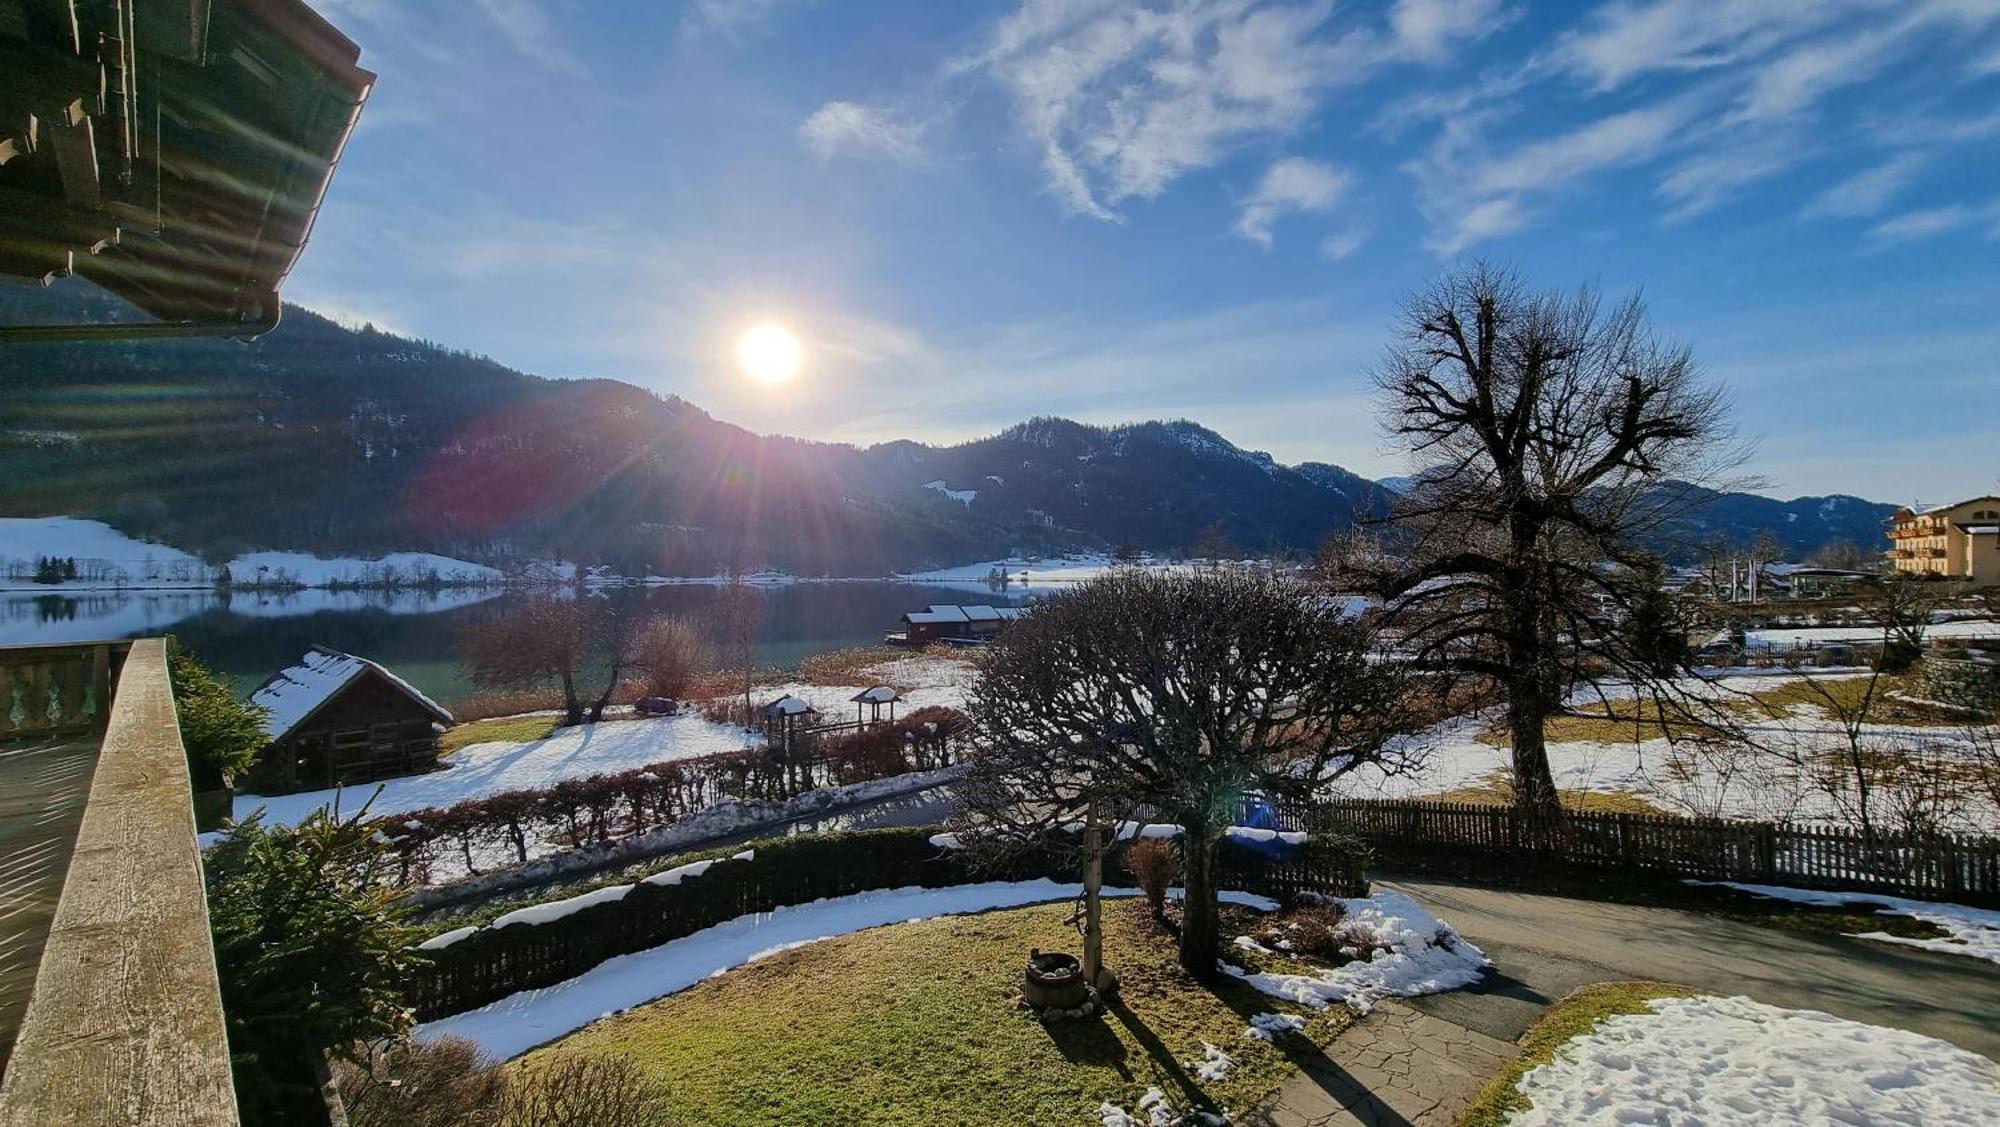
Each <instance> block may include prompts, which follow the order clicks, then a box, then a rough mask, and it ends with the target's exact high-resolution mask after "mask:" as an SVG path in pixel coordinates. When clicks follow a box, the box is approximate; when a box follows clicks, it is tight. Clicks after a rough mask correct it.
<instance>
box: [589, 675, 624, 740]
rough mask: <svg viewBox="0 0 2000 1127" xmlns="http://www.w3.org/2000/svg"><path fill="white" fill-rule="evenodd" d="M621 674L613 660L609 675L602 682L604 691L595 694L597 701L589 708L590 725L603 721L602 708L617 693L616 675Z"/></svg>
mask: <svg viewBox="0 0 2000 1127" xmlns="http://www.w3.org/2000/svg"><path fill="white" fill-rule="evenodd" d="M622 672H624V669H623V667H622V666H620V665H619V663H618V662H617V661H616V660H615V659H614V660H613V661H612V663H611V675H610V676H609V677H607V678H605V681H604V691H603V692H601V693H599V694H597V700H596V701H595V702H593V703H592V704H591V706H590V722H591V723H592V724H595V723H597V722H598V721H599V720H602V719H604V706H605V705H608V704H610V703H611V694H612V693H615V692H617V691H618V675H619V674H620V673H622Z"/></svg>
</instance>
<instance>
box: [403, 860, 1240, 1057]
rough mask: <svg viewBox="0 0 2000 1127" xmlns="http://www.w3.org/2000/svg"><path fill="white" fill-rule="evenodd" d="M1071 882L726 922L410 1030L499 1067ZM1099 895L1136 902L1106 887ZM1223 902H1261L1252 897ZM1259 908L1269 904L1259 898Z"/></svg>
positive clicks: (872, 896)
mask: <svg viewBox="0 0 2000 1127" xmlns="http://www.w3.org/2000/svg"><path fill="white" fill-rule="evenodd" d="M1082 893H1083V886H1082V885H1080V884H1058V883H1057V882H1055V881H1052V880H1046V879H1043V880H1031V881H988V882H985V883H981V884H963V885H955V886H952V887H948V888H894V889H878V890H876V891H873V892H860V893H856V894H854V895H852V896H840V897H835V898H832V899H827V900H815V901H813V902H812V903H809V904H794V905H789V906H786V907H781V908H778V909H776V910H775V911H771V912H757V913H752V914H750V915H747V916H738V917H737V918H735V919H733V920H726V921H724V922H722V923H719V924H716V925H715V926H714V927H710V928H704V929H703V930H701V931H698V932H695V933H694V934H693V935H689V936H686V937H684V938H681V939H676V940H673V941H672V942H669V943H663V944H661V945H660V946H658V947H653V948H649V949H647V950H644V951H638V952H635V953H633V954H630V955H620V956H618V957H616V958H613V959H607V960H606V961H604V962H602V963H599V964H598V965H597V966H595V967H592V968H591V969H590V970H587V971H585V972H584V973H582V974H580V975H578V976H576V977H575V978H572V979H568V980H566V981H564V982H560V983H557V984H556V985H554V986H546V987H542V988H540V989H537V990H524V991H522V992H520V993H518V994H512V995H509V996H508V997H505V998H502V999H500V1000H499V1001H497V1002H493V1003H491V1004H489V1005H485V1006H481V1007H480V1008H479V1009H476V1010H468V1011H467V1012H465V1013H462V1014H453V1015H452V1016H450V1017H446V1018H441V1019H439V1020H437V1021H432V1022H426V1023H425V1024H423V1025H420V1026H418V1027H417V1031H416V1034H417V1036H418V1037H420V1038H422V1039H425V1040H436V1039H438V1038H441V1037H465V1038H469V1039H470V1040H472V1041H473V1042H475V1043H477V1044H478V1045H479V1046H480V1047H481V1048H482V1049H484V1050H486V1052H488V1053H489V1054H491V1055H492V1056H494V1057H495V1058H496V1059H499V1060H508V1059H511V1058H513V1057H516V1056H519V1055H520V1054H522V1053H525V1052H527V1051H528V1050H529V1049H532V1048H534V1047H535V1046H537V1045H541V1044H545V1043H547V1042H549V1041H552V1040H554V1039H556V1038H558V1037H561V1036H564V1035H565V1034H568V1033H572V1032H575V1031H576V1030H578V1029H582V1028H583V1027H584V1026H586V1025H589V1024H590V1023H591V1022H594V1021H596V1020H598V1019H599V1018H602V1017H608V1016H610V1015H611V1014H614V1013H617V1012H619V1011H622V1010H627V1009H631V1008H632V1007H634V1006H638V1005H643V1004H645V1003H647V1002H650V1001H653V1000H654V999H656V998H663V997H666V996H667V995H669V994H674V993H678V992H680V991H682V990H685V989H687V988H688V987H690V986H693V985H695V984H696V983H698V982H701V981H703V980H704V979H707V978H711V977H713V976H714V975H717V974H719V973H722V972H724V971H728V970H731V969H734V968H736V967H739V966H742V965H744V964H745V963H750V962H755V961H756V960H758V959H762V958H767V957H769V956H771V955H774V954H777V953H779V952H780V951H782V950H785V949H789V948H791V947H796V946H799V945H802V944H806V943H813V942H817V941H819V940H824V939H831V938H833V937H835V936H839V935H846V934H848V933H850V932H856V931H862V930H865V929H867V928H871V927H882V926H885V925H887V924H895V923H905V922H910V921H915V920H923V919H930V918H933V917H936V916H954V915H964V914H966V913H970V912H984V911H990V910H992V909H995V908H1018V907H1023V906H1025V905H1029V904H1042V903H1047V902H1050V901H1063V900H1071V899H1074V898H1076V897H1077V896H1080V895H1082ZM1104 894H1105V895H1106V896H1117V897H1131V896H1137V895H1138V890H1137V889H1131V888H1107V889H1105V890H1104ZM1225 897H1227V898H1231V899H1237V898H1241V899H1243V900H1250V901H1256V900H1262V898H1261V897H1243V896H1242V894H1236V896H1234V897H1230V896H1229V894H1225ZM1263 903H1265V904H1269V903H1270V901H1268V900H1263Z"/></svg>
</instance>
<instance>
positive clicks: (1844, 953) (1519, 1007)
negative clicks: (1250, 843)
mask: <svg viewBox="0 0 2000 1127" xmlns="http://www.w3.org/2000/svg"><path fill="white" fill-rule="evenodd" d="M1376 883H1377V885H1379V886H1383V887H1388V888H1394V889H1397V890H1399V891H1402V892H1405V893H1408V894H1409V895H1411V896H1413V897H1415V898H1416V899H1417V900H1419V901H1420V902H1422V903H1423V904H1424V905H1425V906H1426V907H1428V908H1430V909H1431V911H1432V913H1433V914H1435V915H1437V916H1438V917H1439V918H1440V919H1442V920H1444V921H1446V922H1447V923H1449V924H1451V925H1452V926H1453V927H1454V928H1456V929H1458V932H1459V934H1461V935H1463V936H1465V937H1466V938H1467V939H1470V940H1471V941H1472V942H1474V943H1476V944H1478V945H1479V946H1480V948H1481V949H1483V950H1484V951H1485V952H1486V954H1487V956H1488V957H1489V958H1491V959H1492V960H1493V961H1494V963H1495V964H1496V973H1493V974H1489V975H1488V976H1487V979H1486V981H1485V982H1484V983H1482V984H1480V985H1479V986H1477V987H1474V988H1472V989H1470V990H1462V991H1458V992H1456V993H1451V994H1440V995H1434V996H1431V997H1425V998H1412V999H1410V1000H1409V1001H1410V1004H1411V1005H1412V1006H1414V1007H1416V1008H1417V1009H1420V1010H1422V1011H1424V1012H1426V1013H1429V1014H1433V1015H1435V1016H1437V1017H1441V1018H1445V1019H1447V1020H1449V1021H1454V1022H1457V1023H1458V1024H1460V1025H1463V1026H1465V1027H1467V1028H1469V1029H1473V1030H1477V1031H1478V1032H1481V1033H1485V1034H1487V1035H1488V1036H1491V1037H1497V1038H1500V1039H1501V1040H1504V1041H1512V1040H1514V1039H1515V1038H1517V1037H1519V1036H1520V1035H1521V1034H1522V1032H1524V1031H1525V1030H1526V1029H1527V1027H1528V1026H1529V1025H1530V1024H1532V1023H1533V1022H1534V1020H1535V1018H1536V1017H1538V1016H1540V1014H1541V1012H1542V1010H1543V1009H1544V1008H1545V1007H1546V1006H1548V1005H1549V1004H1551V1003H1553V1002H1555V1001H1557V1000H1559V999H1561V998H1562V997H1563V996H1564V995H1565V994H1568V993H1569V992H1570V991H1572V990H1574V989H1576V988H1577V987H1579V986H1584V985H1587V984H1589V983H1593V982H1608V981H1615V980H1621V979H1641V978H1643V979H1655V980H1659V981H1664V982H1677V983H1680V984H1682V985H1685V986H1691V987H1693V988H1695V989H1697V990H1702V991H1706V992H1711V993H1718V994H1746V995H1749V996H1750V997H1752V998H1755V999H1757V1000H1758V1001H1761V1002H1766V1003H1769V1004H1771V1005H1775V1006H1786V1007H1789V1008H1793V1009H1812V1010H1824V1011H1826V1012H1828V1013H1831V1014H1834V1015H1837V1016H1839V1017H1844V1018H1849V1019H1851V1020H1854V1021H1865V1022H1869V1023H1871V1024H1875V1025H1887V1026H1894V1027H1897V1028H1901V1029H1908V1030H1912V1031H1914V1032H1917V1033H1923V1034H1926V1035H1928V1036H1932V1037H1939V1038H1943V1039H1944V1040H1946V1041H1950V1042H1952V1043H1954V1044H1956V1045H1960V1046H1962V1047H1964V1048H1967V1049H1971V1050H1973V1051H1974V1052H1977V1053H1983V1054H1985V1055H1986V1056H1988V1057H1991V1058H1994V1059H1995V1060H2000V965H1995V964H1993V963H1990V962H1986V961H1984V960H1981V959H1974V958H1968V957H1965V956H1960V955H1943V954H1935V953H1932V952H1929V951H1923V950H1918V949H1916V948H1911V947H1901V946H1897V945H1894V944H1889V943H1878V942H1874V941H1871V940H1864V939H1849V938H1846V937H1844V936H1822V935H1812V934H1804V933H1800V932H1792V931H1784V930H1781V929H1778V928H1773V927H1766V926H1762V925H1758V924H1749V923H1740V922H1737V921H1735V920H1728V919H1721V918H1718V917H1715V916H1707V915H1702V914H1699V913H1695V912H1686V911H1681V910H1678V909H1673V908H1647V907H1638V906H1634V905H1629V904H1611V903H1605V902H1602V901H1596V900H1572V899H1569V898H1567V897H1561V896H1544V895H1537V894H1533V893H1522V892H1508V891H1502V890H1498V889H1489V888H1480V887H1476V886H1471V885H1460V884H1449V883H1444V882H1439V881H1432V880H1425V879H1416V878H1400V877H1396V876H1393V875H1384V876H1381V877H1378V879H1377V881H1376Z"/></svg>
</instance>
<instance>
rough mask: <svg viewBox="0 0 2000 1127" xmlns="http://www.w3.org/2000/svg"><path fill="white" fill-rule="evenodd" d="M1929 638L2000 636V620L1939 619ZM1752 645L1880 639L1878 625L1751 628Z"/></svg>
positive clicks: (1767, 646) (1772, 646)
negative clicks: (1942, 620)
mask: <svg viewBox="0 0 2000 1127" xmlns="http://www.w3.org/2000/svg"><path fill="white" fill-rule="evenodd" d="M1924 636H1925V637H1927V638H1938V639H1944V638H2000V622H1995V621H1993V620H1992V619H1963V618H1958V619H1953V620H1952V621H1949V622H1936V623H1933V624H1931V625H1930V626H1928V627H1925V629H1924ZM1744 640H1745V642H1746V643H1748V645H1749V646H1750V648H1752V649H1771V650H1789V649H1800V648H1806V647H1811V646H1818V645H1824V644H1826V643H1828V642H1879V641H1881V640H1882V628H1881V627H1879V626H1805V627H1797V628H1778V629H1771V630H1752V631H1750V632H1748V633H1747V634H1745V635H1744Z"/></svg>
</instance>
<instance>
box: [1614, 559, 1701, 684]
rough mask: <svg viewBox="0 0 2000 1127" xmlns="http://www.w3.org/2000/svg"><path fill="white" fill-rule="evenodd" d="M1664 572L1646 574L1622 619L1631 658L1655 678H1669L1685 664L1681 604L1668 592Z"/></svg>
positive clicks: (1685, 651)
mask: <svg viewBox="0 0 2000 1127" xmlns="http://www.w3.org/2000/svg"><path fill="white" fill-rule="evenodd" d="M1665 580H1666V574H1665V572H1664V571H1662V570H1661V569H1659V568H1653V569H1651V570H1649V571H1648V572H1647V573H1646V577H1645V580H1644V582H1643V583H1642V585H1641V587H1640V590H1639V592H1638V594H1637V595H1635V596H1634V597H1633V600H1632V609H1631V610H1630V611H1629V612H1628V613H1627V615H1626V618H1625V626H1624V633H1625V646H1626V651H1627V653H1629V654H1630V655H1631V660H1632V661H1634V662H1635V663H1637V664H1638V665H1640V666H1641V667H1642V668H1644V669H1645V670H1646V671H1647V672H1649V673H1651V674H1652V675H1653V676H1655V677H1672V676H1674V675H1675V674H1676V673H1677V672H1679V671H1680V670H1682V669H1684V668H1686V667H1687V662H1688V639H1687V625H1686V623H1685V622H1683V621H1682V619H1681V612H1680V607H1679V605H1677V604H1676V603H1675V602H1674V597H1673V596H1672V595H1670V594H1668V593H1667V589H1666V583H1665Z"/></svg>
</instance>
